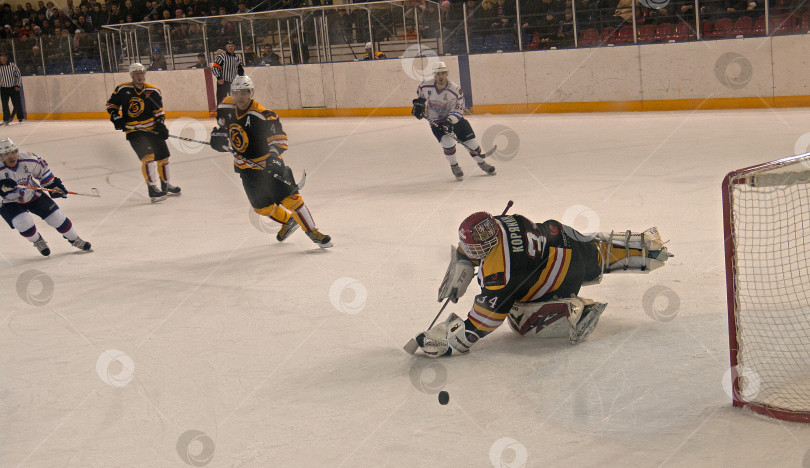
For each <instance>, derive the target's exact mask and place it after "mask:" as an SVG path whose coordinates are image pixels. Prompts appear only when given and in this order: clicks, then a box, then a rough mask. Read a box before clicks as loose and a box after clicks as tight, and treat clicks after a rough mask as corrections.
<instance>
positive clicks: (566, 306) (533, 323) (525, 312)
mask: <svg viewBox="0 0 810 468" xmlns="http://www.w3.org/2000/svg"><path fill="white" fill-rule="evenodd" d="M592 303H593V301H592V300H590V299H584V298H579V297H571V298H568V299H558V300H554V301H546V302H515V304H514V305H513V306H512V310H511V311H510V312H509V316H508V320H509V326H510V327H512V330H514V331H515V333H517V334H519V335H527V334H529V335H535V334H539V333H540V332H542V331H543V330H544V329H547V328H548V327H549V326H550V325H552V324H554V323H555V322H557V321H558V320H560V319H561V318H563V317H566V318H568V322H569V323H570V328H574V327H575V326H576V324H577V322H578V321H579V319H580V317H581V316H582V314H583V311H584V310H585V307H586V306H587V305H588V304H592ZM567 329H568V327H566V331H567Z"/></svg>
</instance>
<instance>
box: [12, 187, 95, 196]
mask: <svg viewBox="0 0 810 468" xmlns="http://www.w3.org/2000/svg"><path fill="white" fill-rule="evenodd" d="M17 188H23V189H28V190H37V191H40V192H50V193H61V194H65V193H66V194H68V195H81V196H83V197H97V198H100V197H101V194H100V193H99V192H98V189H97V188H95V187H93V188H91V189H90V192H89V193H80V192H71V191H70V190H68V191H67V192H63V191H61V190H58V189H49V188H44V187H34V186H32V185H18V186H17Z"/></svg>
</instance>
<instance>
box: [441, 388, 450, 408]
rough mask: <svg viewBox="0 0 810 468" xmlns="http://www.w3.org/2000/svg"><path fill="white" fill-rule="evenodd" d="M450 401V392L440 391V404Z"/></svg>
mask: <svg viewBox="0 0 810 468" xmlns="http://www.w3.org/2000/svg"><path fill="white" fill-rule="evenodd" d="M449 401H450V394H449V393H447V392H445V391H444V390H442V391H441V392H439V404H440V405H446V404H447V403H448V402H449Z"/></svg>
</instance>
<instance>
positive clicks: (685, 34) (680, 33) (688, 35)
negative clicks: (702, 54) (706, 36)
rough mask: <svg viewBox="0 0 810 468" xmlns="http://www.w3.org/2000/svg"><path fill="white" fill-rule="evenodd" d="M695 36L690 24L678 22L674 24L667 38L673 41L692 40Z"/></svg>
mask: <svg viewBox="0 0 810 468" xmlns="http://www.w3.org/2000/svg"><path fill="white" fill-rule="evenodd" d="M696 37H697V35H696V34H695V30H694V29H693V28H692V25H691V24H689V23H678V24H677V25H675V32H674V33H673V34H672V35H671V36H670V37H669V38H670V39H672V40H675V41H694V40H695V38H696Z"/></svg>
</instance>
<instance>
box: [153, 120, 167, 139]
mask: <svg viewBox="0 0 810 468" xmlns="http://www.w3.org/2000/svg"><path fill="white" fill-rule="evenodd" d="M155 133H157V136H159V137H160V138H161V139H163V140H168V139H169V129H168V128H166V124H164V123H163V121H158V122H155Z"/></svg>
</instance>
